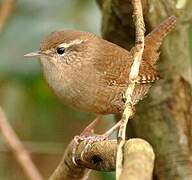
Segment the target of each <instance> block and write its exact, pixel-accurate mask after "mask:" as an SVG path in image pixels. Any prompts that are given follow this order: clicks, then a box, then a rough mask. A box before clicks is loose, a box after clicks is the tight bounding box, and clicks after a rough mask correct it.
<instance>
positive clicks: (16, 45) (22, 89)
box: [0, 0, 114, 180]
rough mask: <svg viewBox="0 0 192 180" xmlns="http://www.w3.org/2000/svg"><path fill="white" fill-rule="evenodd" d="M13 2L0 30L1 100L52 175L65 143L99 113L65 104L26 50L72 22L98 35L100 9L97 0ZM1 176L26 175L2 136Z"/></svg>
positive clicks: (35, 156)
mask: <svg viewBox="0 0 192 180" xmlns="http://www.w3.org/2000/svg"><path fill="white" fill-rule="evenodd" d="M2 3H3V0H1V1H0V5H2ZM14 3H15V4H14V9H13V11H12V12H11V14H10V16H9V18H8V20H7V21H6V23H5V26H4V27H3V29H2V30H1V32H0V58H1V60H0V105H1V107H3V109H4V110H5V112H6V114H7V117H8V119H9V122H10V123H11V125H12V126H13V128H14V130H15V131H16V133H17V134H18V136H19V137H20V139H21V140H22V142H23V144H24V145H25V147H26V148H27V149H28V150H29V151H30V152H31V153H32V157H33V160H34V162H35V164H36V165H37V167H38V168H39V169H40V172H41V173H42V174H43V176H44V177H45V178H47V177H48V176H49V175H50V174H51V173H52V171H53V170H54V169H55V167H56V166H57V164H58V163H59V161H60V159H61V157H62V153H63V152H64V149H65V147H66V145H67V144H68V143H69V142H70V140H71V139H72V138H73V136H74V135H77V134H79V133H80V132H81V131H82V129H83V128H84V127H85V126H86V125H87V124H89V123H90V121H91V120H93V118H94V115H92V114H87V113H84V112H77V111H75V110H73V109H71V108H69V107H67V106H65V105H64V104H62V103H61V102H60V101H59V100H58V99H57V98H56V97H55V95H54V94H53V93H52V92H51V91H50V90H49V88H48V86H47V84H46V82H45V81H44V78H43V76H42V71H41V67H40V64H39V62H38V60H37V59H32V60H29V59H24V57H23V55H24V54H26V53H28V52H31V51H34V50H37V49H38V48H39V44H40V41H41V40H42V39H43V38H44V37H45V36H46V35H47V34H48V33H50V32H52V31H56V30H62V29H65V28H69V29H80V30H85V31H90V32H94V33H96V34H98V35H99V34H100V22H101V14H100V11H99V8H98V6H97V4H96V3H95V1H93V0H57V1H51V0H49V1H48V0H41V1H39V0H33V1H31V0H17V1H15V2H14ZM108 119H109V118H108ZM111 123H113V122H112V121H110V120H107V121H104V122H103V125H104V126H105V127H107V126H109V125H110V124H111ZM101 126H102V125H101ZM100 130H102V129H101V128H100ZM0 179H1V180H10V179H11V180H16V179H21V180H22V179H27V178H26V176H25V174H24V173H23V171H22V169H21V168H20V166H19V165H18V163H17V162H16V161H15V158H14V156H13V155H12V153H10V151H9V149H8V148H7V147H6V145H5V143H4V141H3V139H2V137H1V136H0ZM91 179H103V180H104V179H114V178H113V175H112V174H111V173H98V172H93V173H92V175H91Z"/></svg>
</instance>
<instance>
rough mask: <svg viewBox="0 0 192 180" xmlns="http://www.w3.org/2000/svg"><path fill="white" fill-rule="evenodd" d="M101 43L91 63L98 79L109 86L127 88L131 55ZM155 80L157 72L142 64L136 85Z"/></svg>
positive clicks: (157, 76)
mask: <svg viewBox="0 0 192 180" xmlns="http://www.w3.org/2000/svg"><path fill="white" fill-rule="evenodd" d="M102 41H103V42H101V43H100V44H99V45H98V47H99V50H98V51H97V52H96V54H95V58H96V59H94V63H93V64H94V66H95V69H96V70H97V73H98V74H99V77H100V79H101V80H102V81H103V80H104V81H105V82H106V83H107V85H110V86H127V84H128V83H129V73H130V68H131V65H132V62H133V58H132V54H131V53H130V52H128V51H126V50H125V49H123V48H121V47H119V46H117V45H115V44H112V43H110V42H108V41H105V40H102ZM98 53H99V54H98ZM97 57H99V58H98V59H97ZM100 57H102V59H101V58H100ZM157 79H159V75H158V73H157V71H156V70H155V69H154V68H153V67H152V66H151V65H150V64H149V63H148V62H142V63H141V66H140V73H139V77H138V79H137V83H138V84H146V83H151V82H154V81H155V80H157Z"/></svg>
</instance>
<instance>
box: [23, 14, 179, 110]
mask: <svg viewBox="0 0 192 180" xmlns="http://www.w3.org/2000/svg"><path fill="white" fill-rule="evenodd" d="M175 24H176V18H175V17H174V16H171V17H169V18H168V19H166V20H165V21H164V22H162V23H161V24H160V25H159V26H158V27H157V28H156V29H154V30H153V31H152V32H151V33H150V34H148V35H147V36H146V37H145V49H144V53H143V57H142V63H141V66H140V73H139V76H138V79H137V84H136V88H135V91H134V94H133V97H132V101H133V103H134V104H136V103H137V102H138V101H139V100H140V99H142V98H143V97H144V96H145V95H146V93H147V92H148V90H149V88H150V86H151V84H152V82H154V81H156V80H158V79H159V75H158V72H157V70H156V69H155V64H156V61H157V60H158V58H159V52H158V50H159V47H160V45H161V42H162V40H163V39H164V37H165V36H166V35H167V34H168V33H169V32H170V31H171V29H173V27H174V26H175ZM133 50H134V47H133V48H132V50H131V51H130V52H129V51H127V50H125V49H123V48H121V47H119V46H118V45H116V44H113V43H111V42H108V41H106V40H103V39H101V38H99V37H97V36H96V35H94V34H92V33H88V32H82V31H76V30H65V31H59V32H53V33H51V34H50V35H49V36H48V37H46V38H45V40H44V41H43V42H42V43H41V47H40V50H39V51H37V52H33V53H29V54H26V55H25V56H26V57H33V56H39V57H40V62H41V64H42V67H43V72H44V75H45V78H46V80H47V82H48V84H49V86H50V87H51V88H52V89H53V91H54V92H55V93H56V95H57V96H58V97H59V98H60V99H61V100H62V101H64V102H65V103H66V104H68V105H71V106H72V107H74V108H76V109H78V110H83V111H88V112H94V113H97V114H111V113H113V114H116V113H121V112H122V111H123V109H124V101H123V94H124V92H125V91H126V89H127V87H128V84H129V72H130V67H131V65H132V62H133V58H132V51H133Z"/></svg>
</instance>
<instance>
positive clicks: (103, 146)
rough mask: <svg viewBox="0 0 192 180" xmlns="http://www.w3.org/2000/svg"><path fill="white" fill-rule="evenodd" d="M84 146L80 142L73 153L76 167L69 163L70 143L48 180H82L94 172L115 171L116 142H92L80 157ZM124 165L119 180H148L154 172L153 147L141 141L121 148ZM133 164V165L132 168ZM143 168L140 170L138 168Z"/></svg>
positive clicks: (138, 140)
mask: <svg viewBox="0 0 192 180" xmlns="http://www.w3.org/2000/svg"><path fill="white" fill-rule="evenodd" d="M85 146H86V143H84V142H81V143H80V145H79V146H78V149H77V153H76V160H77V161H76V162H77V164H78V165H79V166H75V165H74V164H73V162H72V157H71V156H72V152H71V151H72V142H71V143H70V144H69V145H68V147H67V148H66V150H65V153H64V156H63V159H62V161H61V162H60V164H59V165H58V167H57V169H56V170H55V171H54V173H53V174H52V175H51V177H50V179H49V180H57V179H59V180H79V179H85V177H86V176H87V171H88V169H86V168H89V169H94V170H98V171H112V170H115V161H116V153H117V142H116V141H115V140H109V141H101V142H94V143H93V144H92V146H91V147H89V149H88V150H87V151H86V152H84V153H83V157H82V152H83V151H84V149H85ZM123 151H124V155H125V156H124V165H123V171H122V174H121V177H120V179H121V180H124V179H127V178H129V179H130V180H132V179H135V178H138V176H139V179H140V180H150V179H151V176H152V171H153V163H154V153H153V150H152V147H151V146H150V145H149V143H147V142H146V141H144V140H142V139H130V140H128V141H126V142H125V146H124V149H123ZM133 164H134V165H133ZM141 164H142V168H141ZM127 173H128V174H127Z"/></svg>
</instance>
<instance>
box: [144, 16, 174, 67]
mask: <svg viewBox="0 0 192 180" xmlns="http://www.w3.org/2000/svg"><path fill="white" fill-rule="evenodd" d="M175 25H176V17H175V16H170V17H169V18H167V19H166V20H164V21H163V22H162V23H161V24H160V25H159V26H157V27H156V28H155V29H154V30H153V31H152V32H151V33H149V34H148V35H147V36H146V37H145V49H144V53H143V60H145V59H146V61H148V62H150V64H151V65H153V64H155V63H156V62H157V60H158V58H159V52H158V50H159V47H160V46H161V43H162V41H163V39H164V38H165V37H166V36H167V35H168V34H169V32H170V31H171V30H172V29H173V28H174V27H175Z"/></svg>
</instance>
